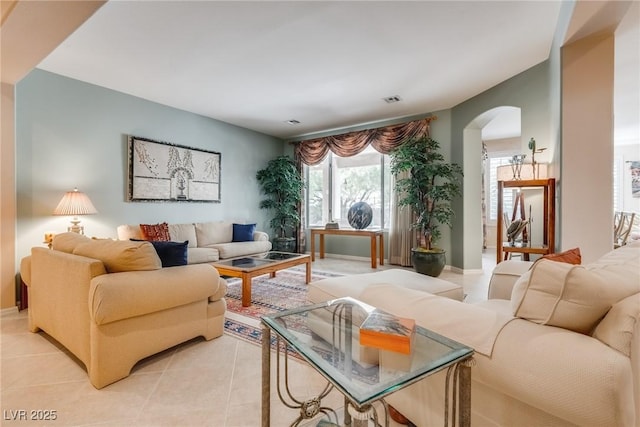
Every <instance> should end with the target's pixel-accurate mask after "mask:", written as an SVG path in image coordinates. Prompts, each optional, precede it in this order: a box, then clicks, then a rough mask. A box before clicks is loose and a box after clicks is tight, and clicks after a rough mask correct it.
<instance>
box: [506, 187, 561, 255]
mask: <svg viewBox="0 0 640 427" xmlns="http://www.w3.org/2000/svg"><path fill="white" fill-rule="evenodd" d="M555 188H556V180H555V179H554V178H547V179H531V180H508V181H498V197H497V200H498V213H497V230H498V232H497V233H496V236H497V242H496V248H497V250H496V263H497V264H499V263H500V262H502V261H506V260H507V259H509V257H511V256H512V254H518V253H519V254H521V258H522V260H523V261H529V255H530V254H535V255H546V254H552V253H554V252H555V215H556V214H555V212H556V211H555ZM536 189H537V191H534V192H533V193H532V192H531V190H536ZM512 190H516V191H517V196H516V197H515V199H514V206H513V208H514V209H513V214H512V216H511V220H509V218H508V216H507V213H506V212H504V206H503V205H504V199H503V194H504V192H505V191H512ZM522 190H526V191H522ZM536 192H537V193H538V194H539V193H540V192H542V199H540V198H539V197H538V196H537V195H536ZM525 194H531V195H532V196H534V195H535V197H533V199H532V200H537V201H536V202H535V203H536V205H535V206H536V210H535V212H537V213H536V223H538V222H539V227H540V226H541V230H542V236H541V237H542V242H540V243H539V242H538V240H537V239H533V236H532V233H533V230H532V229H531V228H530V227H531V224H532V222H533V213H532V206H531V204H529V206H528V207H529V209H528V210H529V217H528V218H527V217H526V215H525V199H524V198H525ZM518 212H519V213H520V215H519V216H520V217H519V218H517V217H518V215H517V213H518ZM538 213H539V215H540V216H538ZM516 221H519V222H520V224H515V225H514V223H515V222H516ZM522 223H524V228H523V229H522V230H521V232H522V234H523V238H522V244H521V243H520V242H517V241H515V240H512V238H513V239H515V238H517V237H518V236H519V234H515V233H519V232H518V231H517V229H518V228H519V226H520V225H521V224H522ZM509 226H512V229H511V230H509V232H508V233H505V232H504V230H505V229H508V228H509ZM539 227H538V228H539ZM527 228H529V229H528V230H527ZM500 230H502V232H500ZM525 233H526V235H525ZM538 233H539V232H538ZM538 235H539V234H538ZM505 237H506V239H505ZM504 240H509V243H508V244H504V243H503V241H504Z"/></svg>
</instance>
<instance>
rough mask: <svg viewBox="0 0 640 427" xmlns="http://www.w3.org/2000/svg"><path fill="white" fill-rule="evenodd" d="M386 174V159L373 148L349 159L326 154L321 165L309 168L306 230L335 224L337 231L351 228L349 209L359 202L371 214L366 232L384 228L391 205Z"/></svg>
mask: <svg viewBox="0 0 640 427" xmlns="http://www.w3.org/2000/svg"><path fill="white" fill-rule="evenodd" d="M383 159H384V166H383ZM383 172H384V173H385V176H384V180H383V176H382V174H383ZM388 174H389V159H388V156H383V155H382V154H380V153H378V152H377V151H376V150H375V149H373V148H372V147H367V149H366V150H364V151H363V152H362V153H360V154H358V155H356V156H352V157H339V156H336V155H334V154H329V155H328V156H327V158H326V159H325V160H324V161H323V162H322V163H321V164H319V165H316V166H310V167H308V181H309V185H308V192H307V204H308V217H309V218H308V224H309V226H311V227H319V226H324V225H325V224H326V223H327V222H329V221H335V222H337V223H338V224H339V225H340V228H351V225H350V224H349V222H348V212H349V208H351V206H353V204H354V203H356V202H361V201H362V202H366V203H368V204H369V205H370V206H371V208H372V210H373V219H372V222H371V224H370V225H369V227H367V228H386V227H387V226H388V221H389V212H390V202H391V198H390V186H389V182H390V178H389V175H388ZM383 182H384V184H383Z"/></svg>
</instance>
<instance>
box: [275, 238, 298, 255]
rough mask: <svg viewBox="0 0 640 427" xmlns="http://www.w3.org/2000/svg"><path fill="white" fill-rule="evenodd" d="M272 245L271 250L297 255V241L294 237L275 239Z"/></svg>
mask: <svg viewBox="0 0 640 427" xmlns="http://www.w3.org/2000/svg"><path fill="white" fill-rule="evenodd" d="M271 245H272V248H271V250H273V251H277V252H291V253H295V251H296V239H295V238H294V237H274V238H273V242H271Z"/></svg>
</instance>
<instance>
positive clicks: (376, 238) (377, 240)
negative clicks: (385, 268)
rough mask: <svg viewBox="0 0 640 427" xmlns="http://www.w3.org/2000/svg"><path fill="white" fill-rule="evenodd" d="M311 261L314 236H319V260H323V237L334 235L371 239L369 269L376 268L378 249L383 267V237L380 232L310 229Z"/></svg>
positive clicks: (313, 249) (314, 246)
mask: <svg viewBox="0 0 640 427" xmlns="http://www.w3.org/2000/svg"><path fill="white" fill-rule="evenodd" d="M310 230H311V261H315V258H316V234H317V235H319V236H320V259H322V258H324V236H325V235H326V234H334V235H339V236H365V237H369V238H370V239H371V268H378V265H377V263H376V256H377V255H378V249H377V247H379V248H380V265H384V235H383V232H382V230H355V229H346V230H345V229H332V230H328V229H325V228H311V229H310Z"/></svg>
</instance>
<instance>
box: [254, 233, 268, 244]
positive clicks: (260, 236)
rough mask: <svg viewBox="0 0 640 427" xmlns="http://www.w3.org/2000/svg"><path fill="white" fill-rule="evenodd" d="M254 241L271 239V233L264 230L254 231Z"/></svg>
mask: <svg viewBox="0 0 640 427" xmlns="http://www.w3.org/2000/svg"><path fill="white" fill-rule="evenodd" d="M253 241H254V242H259V241H267V242H268V241H269V235H268V234H267V233H265V232H264V231H254V232H253Z"/></svg>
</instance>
